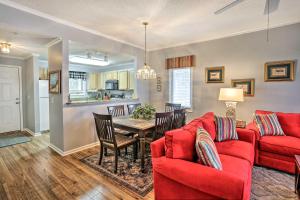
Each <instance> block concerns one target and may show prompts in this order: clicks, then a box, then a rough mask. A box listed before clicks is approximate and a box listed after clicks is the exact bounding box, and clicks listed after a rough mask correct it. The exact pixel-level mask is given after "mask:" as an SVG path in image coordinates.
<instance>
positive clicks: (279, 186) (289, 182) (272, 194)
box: [251, 166, 298, 200]
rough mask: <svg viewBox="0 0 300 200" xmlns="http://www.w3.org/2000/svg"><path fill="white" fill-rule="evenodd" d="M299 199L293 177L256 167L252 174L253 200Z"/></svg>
mask: <svg viewBox="0 0 300 200" xmlns="http://www.w3.org/2000/svg"><path fill="white" fill-rule="evenodd" d="M265 199H272V200H273V199H274V200H283V199H289V200H293V199H295V200H296V199H298V196H297V194H296V193H295V178H294V176H293V175H290V174H287V173H284V172H280V171H277V170H273V169H267V168H264V167H257V166H255V167H254V169H253V173H252V190H251V200H265Z"/></svg>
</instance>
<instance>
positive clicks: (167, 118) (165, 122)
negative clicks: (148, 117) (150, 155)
mask: <svg viewBox="0 0 300 200" xmlns="http://www.w3.org/2000/svg"><path fill="white" fill-rule="evenodd" d="M172 120H173V112H164V113H156V114H155V132H154V133H153V135H152V137H153V138H152V139H153V141H154V140H157V139H159V138H161V137H163V136H164V135H165V132H166V131H168V130H171V126H172Z"/></svg>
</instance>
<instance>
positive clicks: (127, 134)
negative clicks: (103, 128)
mask: <svg viewBox="0 0 300 200" xmlns="http://www.w3.org/2000/svg"><path fill="white" fill-rule="evenodd" d="M115 133H117V134H120V135H125V136H129V135H133V133H131V132H129V131H126V130H122V129H119V128H115Z"/></svg>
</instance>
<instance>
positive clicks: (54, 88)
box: [49, 70, 61, 94]
mask: <svg viewBox="0 0 300 200" xmlns="http://www.w3.org/2000/svg"><path fill="white" fill-rule="evenodd" d="M60 89H61V71H60V70H57V71H52V72H49V93H52V94H60V92H61V91H60Z"/></svg>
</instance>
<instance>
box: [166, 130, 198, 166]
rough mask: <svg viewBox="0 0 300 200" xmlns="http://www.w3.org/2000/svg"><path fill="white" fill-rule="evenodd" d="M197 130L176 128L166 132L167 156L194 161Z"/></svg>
mask: <svg viewBox="0 0 300 200" xmlns="http://www.w3.org/2000/svg"><path fill="white" fill-rule="evenodd" d="M195 140H196V132H190V131H188V130H184V129H176V130H172V131H168V132H166V133H165V151H166V157H167V158H173V159H182V160H187V161H193V160H194V158H195V155H196V150H195Z"/></svg>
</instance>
